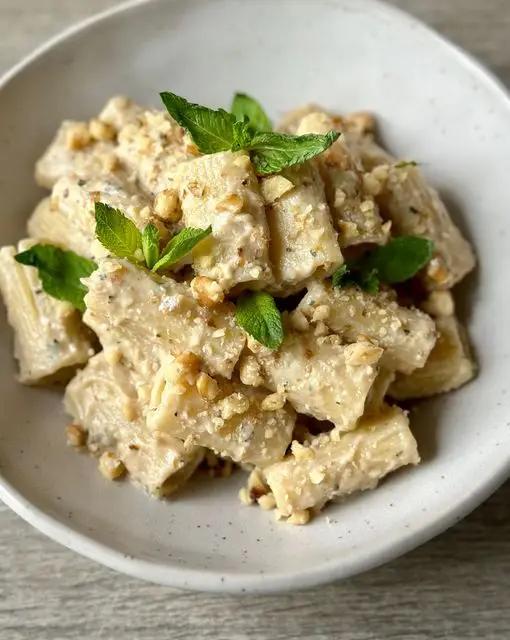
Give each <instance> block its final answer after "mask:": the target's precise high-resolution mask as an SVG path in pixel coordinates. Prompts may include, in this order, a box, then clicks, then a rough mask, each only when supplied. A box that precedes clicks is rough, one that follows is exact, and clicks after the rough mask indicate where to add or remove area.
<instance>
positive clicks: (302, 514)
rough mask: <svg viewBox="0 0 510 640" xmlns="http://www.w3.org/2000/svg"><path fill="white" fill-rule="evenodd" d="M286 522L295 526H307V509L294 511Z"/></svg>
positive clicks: (308, 520)
mask: <svg viewBox="0 0 510 640" xmlns="http://www.w3.org/2000/svg"><path fill="white" fill-rule="evenodd" d="M287 522H288V523H289V524H294V525H297V526H301V525H304V524H307V523H308V522H310V511H308V509H304V510H303V511H294V513H293V514H292V515H291V516H290V518H289V519H288V520H287Z"/></svg>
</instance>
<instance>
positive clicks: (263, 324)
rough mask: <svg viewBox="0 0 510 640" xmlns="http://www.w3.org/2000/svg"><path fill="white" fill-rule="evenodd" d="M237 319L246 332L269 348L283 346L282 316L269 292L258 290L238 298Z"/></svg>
mask: <svg viewBox="0 0 510 640" xmlns="http://www.w3.org/2000/svg"><path fill="white" fill-rule="evenodd" d="M236 321H237V324H238V325H239V326H240V327H242V328H243V329H244V330H245V331H246V333H248V334H249V335H250V336H252V338H255V340H257V342H260V343H261V344H263V345H264V346H266V347H268V348H269V349H278V347H280V346H281V344H282V342H283V337H284V336H283V324H282V317H281V314H280V312H279V310H278V307H277V306H276V303H275V301H274V298H273V296H271V295H270V294H269V293H266V292H265V291H256V292H255V293H248V294H245V295H243V296H241V297H240V298H238V300H237V303H236Z"/></svg>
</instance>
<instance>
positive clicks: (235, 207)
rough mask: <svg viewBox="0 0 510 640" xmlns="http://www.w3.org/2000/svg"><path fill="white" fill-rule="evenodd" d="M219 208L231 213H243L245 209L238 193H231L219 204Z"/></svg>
mask: <svg viewBox="0 0 510 640" xmlns="http://www.w3.org/2000/svg"><path fill="white" fill-rule="evenodd" d="M217 208H218V209H219V210H221V211H230V212H231V213H241V211H242V210H243V208H244V201H243V199H242V198H241V196H239V195H237V193H231V194H230V195H228V196H226V197H225V198H223V200H221V201H220V202H218V205H217Z"/></svg>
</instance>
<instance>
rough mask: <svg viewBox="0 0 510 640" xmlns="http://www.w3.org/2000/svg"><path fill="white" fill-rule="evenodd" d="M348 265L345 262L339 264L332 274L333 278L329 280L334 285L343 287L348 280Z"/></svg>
mask: <svg viewBox="0 0 510 640" xmlns="http://www.w3.org/2000/svg"><path fill="white" fill-rule="evenodd" d="M349 274H350V271H349V267H348V266H347V265H346V264H345V262H344V264H341V265H340V266H339V267H338V269H337V270H336V271H335V273H334V274H333V278H332V280H331V282H332V284H333V286H334V287H343V286H345V285H346V284H347V283H348V281H349Z"/></svg>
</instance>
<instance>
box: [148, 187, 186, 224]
mask: <svg viewBox="0 0 510 640" xmlns="http://www.w3.org/2000/svg"><path fill="white" fill-rule="evenodd" d="M154 213H155V214H156V215H157V216H158V218H161V220H165V221H168V222H178V221H179V220H180V219H181V217H182V211H181V205H180V202H179V196H178V195H177V191H176V190H175V189H165V190H164V191H161V192H160V193H158V195H157V196H156V198H155V199H154Z"/></svg>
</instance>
